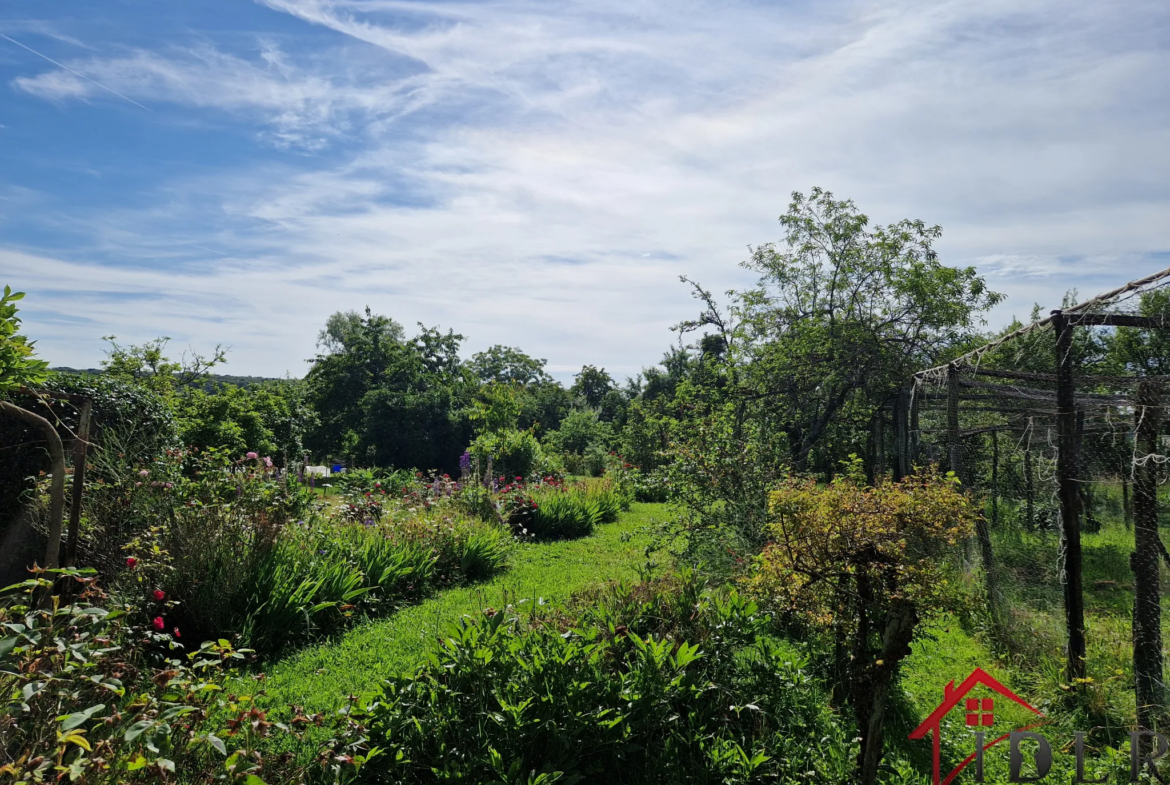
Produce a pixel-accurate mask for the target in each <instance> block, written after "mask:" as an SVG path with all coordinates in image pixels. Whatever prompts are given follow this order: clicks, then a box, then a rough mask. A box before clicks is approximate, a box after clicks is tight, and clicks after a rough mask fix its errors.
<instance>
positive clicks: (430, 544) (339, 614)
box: [116, 454, 509, 655]
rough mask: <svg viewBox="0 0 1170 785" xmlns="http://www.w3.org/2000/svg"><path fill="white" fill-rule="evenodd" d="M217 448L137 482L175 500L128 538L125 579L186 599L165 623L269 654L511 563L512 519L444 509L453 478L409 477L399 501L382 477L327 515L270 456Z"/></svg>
mask: <svg viewBox="0 0 1170 785" xmlns="http://www.w3.org/2000/svg"><path fill="white" fill-rule="evenodd" d="M216 456H217V454H212V456H211V457H209V456H202V457H200V459H199V460H198V461H192V460H190V456H188V459H189V460H188V463H189V468H191V466H196V467H198V468H196V469H192V470H191V474H192V476H191V477H183V476H182V475H179V474H175V475H165V476H172V477H173V481H170V480H168V481H166V482H162V481H161V478H162V477H163V476H164V475H162V474H161V472H162V468H155V469H153V470H150V471H149V472H148V477H147V478H143V480H147V479H149V477H155V476H159V477H160V479H159V480H150V481H149V483H147V484H143V485H141V486H140V487H135V488H133V489H131V490H132V493H133V494H145V495H152V496H154V497H157V498H158V500H159V501H158V504H159V505H160V507H161V506H162V505H169V521H167V522H166V523H165V524H164V525H161V526H156V527H152V528H151V529H149V530H148V531H147V532H145V533H144V534H142V535H141V536H139V537H136V538H134V539H132V540H131V541H130V542H129V543H127V545H126V546H125V549H124V552H123V554H122V557H123V559H125V557H126V556H127V555H129V556H130V557H131V558H132V559H134V560H135V565H136V566H135V568H134V569H133V570H125V569H124V568H123V570H122V574H121V575H120V576H119V578H118V583H117V584H116V585H117V586H118V587H120V588H122V589H123V590H124V591H127V592H132V591H137V590H138V588H137V587H141V586H142V585H143V584H144V583H149V584H150V585H157V586H161V587H162V588H163V589H164V590H165V591H166V592H167V594H168V595H169V596H172V597H173V598H174V599H176V600H178V601H179V602H178V603H177V605H176V606H175V608H174V609H173V610H172V612H171V613H170V615H169V616H168V624H169V625H170V626H177V627H178V628H179V629H181V630H183V632H184V634H186V635H189V636H192V637H195V638H197V639H202V638H231V637H232V636H236V635H238V636H240V639H241V640H243V641H246V642H247V645H248V646H250V647H252V648H253V649H256V650H257V651H258V652H260V653H261V654H264V655H271V654H274V653H276V652H278V651H279V650H280V649H282V648H283V647H285V646H287V645H289V644H294V645H295V644H300V643H303V642H305V641H307V640H309V639H311V638H313V637H316V636H319V635H322V634H326V633H329V632H331V631H333V630H336V629H338V628H340V627H341V626H343V625H345V624H347V623H349V622H350V621H351V620H352V619H354V618H357V617H359V616H360V615H362V614H369V613H381V612H385V611H387V610H393V609H394V608H396V607H398V606H399V605H401V604H402V603H404V602H409V601H414V600H416V599H418V598H419V597H421V596H422V595H424V594H425V593H427V592H429V591H430V590H432V589H433V588H435V587H437V586H440V585H446V584H451V583H457V582H459V581H462V580H464V579H478V578H481V577H486V576H488V575H491V574H493V573H494V572H496V571H498V570H499V569H501V568H502V566H503V562H504V559H505V556H506V550H507V547H506V546H507V543H508V541H509V537H508V535H507V533H506V532H505V531H504V530H503V529H501V528H499V527H492V526H490V525H488V524H484V523H482V522H479V521H475V520H470V519H468V518H466V517H465V516H462V515H459V514H457V513H454V512H452V511H451V510H446V511H445V510H442V509H439V506H438V505H437V502H436V500H437V499H444V498H445V496H444V493H445V489H446V488H447V485H449V484H444V483H442V482H439V481H436V482H437V484H439V485H440V486H441V487H440V491H439V492H438V493H437V495H436V493H435V492H434V490H433V487H432V486H430V485H422V484H421V483H412V484H411V489H412V490H411V491H410V492H409V493H408V495H407V496H405V497H403V499H401V500H399V499H395V498H394V497H393V496H391V495H389V494H386V493H384V492H383V491H382V490H381V489H380V488H378V489H376V490H377V491H378V493H377V494H370V495H369V496H367V495H365V494H361V495H357V496H353V497H351V501H349V502H347V503H346V504H343V505H341V506H340V507H338V508H337V509H336V510H335V512H334V513H333V515H332V517H330V518H326V517H324V515H323V514H322V512H321V507H322V505H321V504H320V503H318V502H315V501H314V499H315V497H314V496H313V494H312V492H311V491H309V490H308V489H306V488H304V487H302V486H299V485H297V484H296V483H292V482H284V481H278V480H274V479H273V475H272V474H271V472H270V470H269V469H268V467H267V465H266V464H264V463H263V462H262V461H260V460H258V459H257V460H245V461H243V462H241V463H238V464H229V465H228V466H224V465H223V459H222V457H221V456H219V457H216ZM213 458H214V460H213ZM229 468H230V469H233V470H234V472H229V471H227V469H229ZM144 471H145V470H144ZM135 485H138V483H135ZM163 520H164V521H166V520H167V519H166V518H163ZM147 576H149V577H150V580H149V581H146V577H147Z"/></svg>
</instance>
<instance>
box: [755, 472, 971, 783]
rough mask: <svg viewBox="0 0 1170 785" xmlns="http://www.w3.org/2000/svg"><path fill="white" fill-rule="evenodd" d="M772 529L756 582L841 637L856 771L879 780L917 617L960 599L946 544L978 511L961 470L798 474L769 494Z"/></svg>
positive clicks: (788, 610) (837, 673)
mask: <svg viewBox="0 0 1170 785" xmlns="http://www.w3.org/2000/svg"><path fill="white" fill-rule="evenodd" d="M770 502H771V505H770V506H771V513H772V524H771V530H772V536H773V542H772V543H771V544H770V545H768V546H767V547H766V548H765V549H764V552H763V554H762V556H761V557H760V560H759V565H758V569H757V571H756V573H755V574H754V575H753V577H752V579H751V585H752V587H753V589H754V590H755V592H756V593H757V594H759V595H761V596H763V597H765V598H766V599H768V600H770V601H771V602H772V603H773V604H774V605H775V606H776V607H777V608H778V610H779V611H780V612H781V613H783V614H785V615H786V616H788V617H789V618H790V619H792V620H794V621H797V622H799V623H802V624H804V625H807V627H808V628H810V629H812V630H819V631H822V632H824V633H825V634H826V635H827V637H828V638H829V640H830V641H831V642H832V643H833V645H834V650H835V657H834V661H835V662H834V681H835V687H836V689H835V696H836V698H837V700H838V701H842V700H843V699H848V701H849V703H850V705H851V706H852V708H853V713H854V717H855V719H856V721H857V729H858V735H859V736H860V737H861V749H860V752H859V753H858V758H857V768H858V775H859V776H858V781H859V782H861V783H863V784H864V785H872V783H874V782H876V780H877V769H878V764H879V763H880V762H881V757H882V742H883V732H884V721H885V718H886V708H887V705H888V698H889V690H890V687H891V685H892V684H893V683H894V679H895V677H896V676H897V672H898V668H899V665H900V663H901V661H902V660H903V659H905V657H907V656H908V655H909V654H910V643H911V641H912V640H913V638H914V634H915V631H916V630H917V629H918V625H919V624H920V623H921V622H922V621H924V620H927V619H928V618H930V617H937V616H939V615H942V614H946V613H948V612H951V611H954V610H957V609H958V608H959V607H960V605H961V596H960V594H959V593H958V591H957V589H956V588H955V587H956V586H958V585H960V582H959V581H956V580H954V579H953V578H954V576H953V575H951V574H950V573H951V568H952V567H953V565H950V564H948V562H947V560H946V556H947V554H953V553H954V549H955V546H956V545H957V544H958V543H960V542H963V541H964V540H966V539H967V538H968V537H970V535H971V532H972V530H973V527H974V517H975V513H974V511H973V510H972V509H971V506H970V505H971V502H970V500H969V499H968V498H967V495H966V494H964V493H963V492H962V489H961V488H960V487H959V483H958V480H957V479H956V478H955V477H954V475H948V476H946V477H939V476H934V475H924V476H918V477H910V478H907V479H906V480H904V481H903V482H901V483H897V484H893V483H886V484H883V485H879V486H876V487H869V486H866V485H865V483H864V470H863V467H862V465H861V462H860V461H859V460H856V459H854V460H852V461H851V463H850V465H849V466H848V467H847V471H846V472H845V474H843V475H839V476H838V477H836V478H835V479H834V480H833V482H832V483H830V484H829V485H828V486H822V485H818V483H817V482H816V481H815V480H814V479H806V478H795V477H794V478H791V479H789V480H787V481H785V482H784V483H783V484H782V485H781V486H780V487H779V489H777V490H776V491H774V492H773V493H772V494H771V499H770Z"/></svg>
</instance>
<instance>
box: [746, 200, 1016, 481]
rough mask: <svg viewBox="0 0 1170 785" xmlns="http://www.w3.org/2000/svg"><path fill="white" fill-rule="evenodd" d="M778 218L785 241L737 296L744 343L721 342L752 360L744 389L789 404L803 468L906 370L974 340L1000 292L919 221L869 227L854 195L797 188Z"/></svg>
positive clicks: (867, 412) (793, 447) (758, 252)
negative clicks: (956, 260)
mask: <svg viewBox="0 0 1170 785" xmlns="http://www.w3.org/2000/svg"><path fill="white" fill-rule="evenodd" d="M780 223H781V225H782V226H783V227H784V230H785V238H784V243H783V245H782V246H780V245H776V244H774V243H768V244H766V245H762V246H760V247H758V248H756V249H755V251H754V253H753V254H752V257H751V259H750V260H749V261H748V262H745V263H744V267H746V268H747V269H749V270H752V271H753V272H756V273H758V274H759V275H760V279H759V282H758V283H757V285H756V286H755V287H754V288H753V289H751V290H749V291H747V292H743V293H741V294H739V295H737V296H736V298H735V301H736V307H735V311H736V315H737V316H739V318H740V319H741V322H740V324H738V325H737V326H736V327H735V328H734V330H733V332H734V334H735V337H736V338H737V339H739V342H738V345H736V344H732V343H730V342H728V341H726V340H725V341H724V343H727V344H728V346H727V348H726V350H727V351H728V352H729V353H731V354H732V359H733V361H737V362H741V363H745V361H746V363H745V377H746V378H745V379H744V380H743V383H744V384H745V385H746V387H747V388H748V390H750V393H748V394H751V395H756V396H767V397H769V398H771V399H772V402H773V403H774V404H776V403H779V404H780V405H782V406H783V407H784V410H785V420H786V422H785V430H786V432H787V434H788V440H789V445H790V453H791V460H792V463H793V465H794V466H796V467H797V468H798V469H803V468H805V467H806V466H807V465H808V460H809V456H810V454H811V453H812V451H813V449H814V448H815V447H817V446H818V443H819V442H820V441H821V440H822V439H823V438H824V437H825V436H826V434H827V433H829V431H830V428H831V426H832V424H833V423H834V420H835V419H837V418H839V417H840V416H841V415H842V414H843V413H846V411H847V410H848V409H849V408H850V407H851V406H855V407H856V408H857V409H858V410H859V411H858V413H857V414H858V415H860V416H859V419H861V420H863V421H868V419H869V417H870V416H872V411H873V409H874V408H876V407H877V406H879V405H881V404H882V403H884V402H885V401H886V399H887V398H888V397H889V396H890V395H891V394H892V393H893V392H894V391H895V390H896V389H897V388H898V387H900V386H901V385H903V384H905V380H906V379H907V378H908V377H909V376H910V374H911V373H913V372H914V371H916V370H918V369H920V368H924V367H929V366H930V365H931V364H933V363H934V361H935V360H936V358H937V357H938V356H939V355H940V354H942V353H943V352H945V351H947V350H948V348H950V347H952V346H954V345H955V344H958V343H962V342H964V341H965V340H966V339H968V338H969V336H971V335H972V334H973V333H974V332H975V329H976V326H977V325H978V324H979V323H980V322H979V317H980V314H981V313H982V312H983V311H984V310H986V309H987V308H990V307H991V306H993V305H995V304H996V303H998V302H999V301H1000V300H1001V299H1002V295H999V294H997V293H995V292H992V291H989V290H988V289H987V287H986V284H985V283H984V281H983V279H982V278H981V277H980V276H978V275H977V274H976V272H975V268H973V267H967V268H954V267H946V266H944V265H942V264H941V263H940V262H939V261H938V255H937V253H936V252H935V250H934V248H933V246H932V243H933V242H934V241H935V240H937V239H938V238H939V237H940V236H941V234H942V230H941V229H940V228H939V227H937V226H930V227H928V226H926V224H924V223H923V222H922V221H920V220H903V221H900V222H898V223H896V224H891V225H889V226H875V227H873V228H872V229H870V228H869V219H868V218H867V217H866V216H865V215H863V214H862V213H860V212H859V211H858V210H857V208H856V206H855V205H854V204H853V202H852V201H851V200H845V201H839V200H836V199H834V198H833V195H832V194H831V193H829V192H827V191H823V190H821V189H819V188H814V189H813V190H812V192H811V193H810V194H809V196H808V197H807V198H806V197H805V196H804V195H802V194H800V193H794V194H793V196H792V203H791V204H790V205H789V208H788V212H787V214H785V215H784V216H781V218H780ZM745 392H747V391H745ZM833 458H839V456H833Z"/></svg>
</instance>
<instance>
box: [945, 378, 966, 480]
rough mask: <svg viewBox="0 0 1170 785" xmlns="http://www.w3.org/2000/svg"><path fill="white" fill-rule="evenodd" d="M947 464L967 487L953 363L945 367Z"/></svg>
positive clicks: (957, 383) (956, 381)
mask: <svg viewBox="0 0 1170 785" xmlns="http://www.w3.org/2000/svg"><path fill="white" fill-rule="evenodd" d="M947 463H948V464H949V465H950V466H949V468H950V470H951V471H953V472H954V473H955V476H956V477H958V478H959V481H960V482H962V483H963V485H967V476H966V472H964V471H963V443H962V441H961V440H960V439H959V368H958V366H956V365H955V364H954V363H951V364H950V365H948V366H947Z"/></svg>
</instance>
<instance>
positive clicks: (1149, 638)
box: [1129, 382, 1165, 729]
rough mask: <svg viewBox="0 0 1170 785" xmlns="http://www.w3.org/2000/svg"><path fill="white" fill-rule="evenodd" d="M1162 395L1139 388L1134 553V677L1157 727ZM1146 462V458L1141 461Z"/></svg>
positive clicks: (1150, 724) (1140, 707) (1145, 720)
mask: <svg viewBox="0 0 1170 785" xmlns="http://www.w3.org/2000/svg"><path fill="white" fill-rule="evenodd" d="M1160 398H1161V396H1160V391H1159V390H1158V388H1157V387H1156V386H1155V385H1154V384H1153V383H1151V382H1142V383H1141V384H1139V385H1138V390H1137V406H1136V407H1135V411H1134V419H1135V425H1136V428H1135V430H1136V441H1137V454H1138V455H1139V456H1144V457H1145V460H1142V461H1141V462H1140V463H1138V464H1136V465H1135V466H1134V469H1133V471H1134V482H1133V502H1134V524H1135V525H1134V537H1133V553H1132V554H1131V555H1130V557H1129V561H1130V567H1132V568H1133V576H1134V603H1133V675H1134V692H1135V694H1136V697H1137V712H1138V724H1139V725H1140V726H1141V727H1143V728H1147V729H1152V728H1154V727H1155V721H1156V720H1157V718H1158V716H1159V715H1160V713H1161V709H1162V703H1163V700H1164V698H1165V696H1164V694H1163V688H1162V604H1161V589H1160V587H1159V574H1158V567H1159V564H1158V562H1159V560H1160V558H1161V555H1162V549H1161V543H1160V542H1159V541H1158V478H1157V474H1156V470H1155V464H1154V461H1153V460H1150V456H1152V455H1154V454H1156V453H1157V451H1158V424H1159V422H1160V420H1161V413H1162V409H1161V406H1160V404H1161V400H1160ZM1139 460H1140V459H1139Z"/></svg>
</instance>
